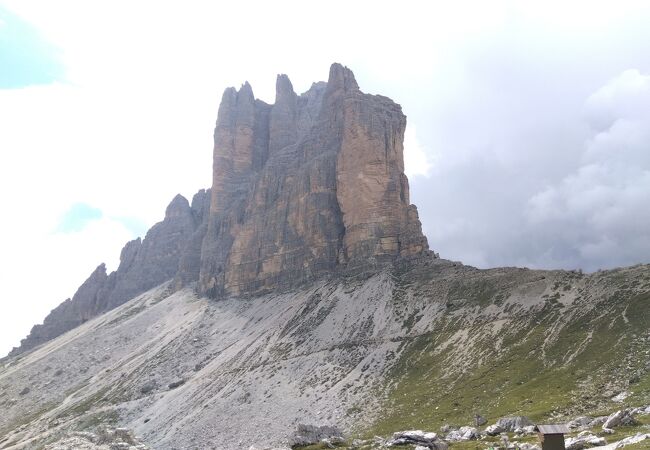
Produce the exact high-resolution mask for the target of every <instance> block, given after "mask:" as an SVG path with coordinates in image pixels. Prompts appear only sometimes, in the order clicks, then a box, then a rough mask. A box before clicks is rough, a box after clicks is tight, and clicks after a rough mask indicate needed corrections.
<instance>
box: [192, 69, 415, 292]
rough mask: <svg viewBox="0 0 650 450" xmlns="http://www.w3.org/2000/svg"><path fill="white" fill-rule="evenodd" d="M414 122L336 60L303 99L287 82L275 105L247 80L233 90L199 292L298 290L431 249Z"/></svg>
mask: <svg viewBox="0 0 650 450" xmlns="http://www.w3.org/2000/svg"><path fill="white" fill-rule="evenodd" d="M405 126H406V117H405V116H404V114H403V113H402V111H401V108H400V106H399V105H397V104H396V103H394V102H393V101H392V100H390V99H388V98H386V97H381V96H374V95H368V94H364V93H362V92H361V91H360V90H359V87H358V85H357V82H356V80H355V78H354V75H353V74H352V72H351V71H350V70H349V69H347V68H346V67H343V66H341V65H340V64H334V65H332V67H331V69H330V74H329V79H328V82H327V83H315V84H314V85H312V87H311V88H310V89H309V90H308V91H307V92H306V93H304V94H302V95H300V96H298V95H297V94H296V93H295V92H294V90H293V86H292V85H291V82H290V81H289V78H288V77H287V76H286V75H279V76H278V78H277V82H276V101H275V103H274V104H273V105H268V104H266V103H264V102H261V101H259V100H255V99H254V95H253V91H252V88H251V86H250V85H249V84H248V83H246V84H244V85H243V86H242V88H241V89H240V90H239V91H236V90H234V89H233V88H229V89H227V90H226V91H225V93H224V95H223V100H222V103H221V106H220V108H219V116H218V119H217V125H216V128H215V134H214V141H215V146H214V177H213V186H212V199H211V205H210V213H209V219H208V224H207V229H206V234H205V237H204V240H203V245H202V251H201V269H200V275H199V290H200V291H201V292H202V293H204V294H208V295H210V296H213V297H215V296H222V295H230V294H232V295H241V294H257V293H261V292H266V291H269V290H273V289H277V288H281V289H282V288H289V287H292V286H295V285H298V284H301V283H303V282H305V281H308V280H311V279H314V278H317V277H319V276H321V275H323V274H325V273H331V272H333V271H334V270H337V269H339V268H345V267H348V266H355V265H356V266H360V265H364V264H369V263H376V262H387V261H392V260H393V259H395V258H397V257H400V256H408V255H413V254H417V253H422V252H426V251H427V250H428V246H427V241H426V238H425V237H424V236H423V235H422V232H421V226H420V222H419V220H418V216H417V210H416V208H415V206H413V205H410V204H409V193H408V180H407V178H406V176H405V175H404V158H403V140H404V129H405Z"/></svg>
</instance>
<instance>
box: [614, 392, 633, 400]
mask: <svg viewBox="0 0 650 450" xmlns="http://www.w3.org/2000/svg"><path fill="white" fill-rule="evenodd" d="M629 396H630V393H629V392H628V391H623V392H621V393H620V394H617V395H615V396H613V397H612V401H613V402H616V403H623V401H624V400H625V399H626V398H628V397H629Z"/></svg>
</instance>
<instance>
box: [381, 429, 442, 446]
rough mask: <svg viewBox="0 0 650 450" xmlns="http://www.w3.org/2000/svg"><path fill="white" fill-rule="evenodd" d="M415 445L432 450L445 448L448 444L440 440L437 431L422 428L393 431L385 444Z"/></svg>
mask: <svg viewBox="0 0 650 450" xmlns="http://www.w3.org/2000/svg"><path fill="white" fill-rule="evenodd" d="M395 445H416V446H423V447H425V448H428V449H434V450H447V448H448V445H447V443H445V442H444V441H442V440H440V438H439V437H438V434H437V433H433V432H426V431H422V430H409V431H398V432H397V433H393V438H392V439H390V440H389V441H388V442H386V446H388V447H391V446H395Z"/></svg>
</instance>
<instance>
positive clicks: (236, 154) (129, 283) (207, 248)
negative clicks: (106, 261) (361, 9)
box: [13, 64, 428, 354]
mask: <svg viewBox="0 0 650 450" xmlns="http://www.w3.org/2000/svg"><path fill="white" fill-rule="evenodd" d="M405 126H406V117H405V116H404V114H403V113H402V110H401V107H400V106H399V105H398V104H396V103H394V102H393V101H392V100H390V99H389V98H386V97H382V96H378V95H369V94H364V93H363V92H361V91H360V90H359V86H358V84H357V82H356V80H355V78H354V75H353V74H352V72H351V71H350V70H349V69H348V68H346V67H343V66H341V65H340V64H333V65H332V66H331V68H330V73H329V77H328V81H327V82H326V83H325V82H318V83H314V84H312V86H311V88H310V89H309V90H308V91H307V92H305V93H303V94H301V95H298V94H296V93H295V91H294V89H293V86H292V84H291V81H290V80H289V78H288V77H287V76H286V75H278V77H277V81H276V98H275V103H274V104H272V105H269V104H267V103H265V102H263V101H261V100H257V99H255V96H254V95H253V89H252V87H251V86H250V84H248V83H245V84H244V85H243V86H242V87H241V88H240V89H239V90H236V89H234V88H228V89H226V90H225V92H224V94H223V97H222V101H221V105H220V107H219V112H218V117H217V123H216V127H215V130H214V149H213V159H214V163H213V179H212V188H211V189H208V190H201V191H199V192H198V193H197V194H196V195H194V198H193V199H192V204H191V205H190V204H189V202H188V201H187V200H186V199H185V198H184V197H182V196H180V195H178V196H176V197H175V198H174V199H173V200H172V202H171V203H170V204H169V206H168V207H167V210H166V212H165V219H164V220H163V221H162V222H160V223H157V224H156V225H154V226H153V227H152V228H151V229H150V230H149V231H148V232H147V234H146V236H145V238H144V239H140V238H138V239H135V240H133V241H130V242H128V243H127V244H126V245H125V246H124V248H123V249H122V253H121V255H120V265H119V267H118V269H117V270H116V271H115V272H112V273H111V274H109V275H107V274H106V268H105V266H104V265H101V266H99V267H98V268H97V269H96V270H95V271H94V272H93V273H92V275H91V276H90V277H89V278H88V280H87V281H86V282H85V283H84V284H83V285H82V286H81V287H80V288H79V290H78V291H77V293H76V294H75V295H74V297H73V298H72V299H68V300H66V301H65V302H64V303H62V304H61V305H60V306H59V307H57V308H56V309H55V310H54V311H52V313H51V314H50V315H49V316H48V317H47V318H46V319H45V322H44V323H43V324H42V325H37V326H36V327H34V329H33V330H32V333H30V335H29V336H28V337H27V338H26V339H25V340H23V343H22V345H21V347H20V348H18V349H15V350H14V352H13V353H14V354H16V353H20V352H22V351H25V350H27V349H29V348H32V347H34V346H36V345H39V344H41V343H43V342H46V341H48V340H50V339H52V338H54V337H56V336H58V335H60V334H62V333H64V332H66V331H68V330H70V329H72V328H74V327H76V326H77V325H79V324H81V323H83V322H84V321H86V320H88V319H90V318H92V317H94V316H96V315H98V314H101V313H103V312H105V311H108V310H110V309H113V308H115V307H116V306H118V305H121V304H122V303H124V302H125V301H127V300H129V299H131V298H133V297H135V296H137V295H139V294H141V293H143V292H145V291H147V290H149V289H151V288H153V287H154V286H157V285H159V284H161V283H163V282H165V281H168V280H172V279H173V284H172V285H173V286H174V287H175V288H176V289H180V288H181V287H183V286H187V285H189V284H192V283H195V282H197V287H198V291H199V292H200V293H201V294H205V295H208V296H211V297H223V296H229V295H256V294H260V293H264V292H269V291H273V290H286V289H289V288H292V287H296V286H298V285H301V284H304V283H306V282H308V281H310V280H314V279H316V278H318V277H322V276H324V275H330V274H333V273H336V272H339V271H345V270H347V269H350V268H351V269H355V268H371V269H372V270H374V269H375V268H376V267H377V265H378V264H383V263H389V262H392V261H394V260H395V259H396V258H400V257H405V256H410V255H415V254H419V253H426V252H428V245H427V240H426V238H425V237H424V235H423V234H422V231H421V225H420V221H419V220H418V215H417V209H416V207H415V206H414V205H411V204H410V203H409V191H408V180H407V178H406V176H405V175H404V157H403V140H404V129H405Z"/></svg>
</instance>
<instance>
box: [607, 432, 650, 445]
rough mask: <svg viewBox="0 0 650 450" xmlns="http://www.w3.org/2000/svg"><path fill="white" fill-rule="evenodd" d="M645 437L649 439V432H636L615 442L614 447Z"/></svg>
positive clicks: (629, 443) (641, 439) (633, 442)
mask: <svg viewBox="0 0 650 450" xmlns="http://www.w3.org/2000/svg"><path fill="white" fill-rule="evenodd" d="M646 439H650V433H637V434H635V435H634V436H629V437H626V438H625V439H621V440H620V441H618V442H616V443H615V447H614V448H621V447H625V446H627V445H631V444H637V443H639V442H641V441H645V440H646Z"/></svg>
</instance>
